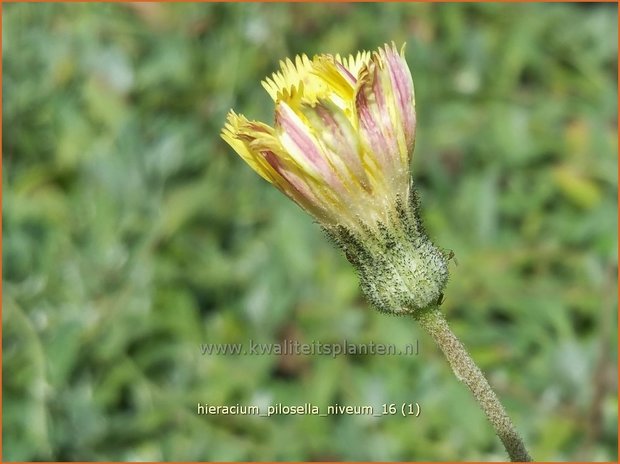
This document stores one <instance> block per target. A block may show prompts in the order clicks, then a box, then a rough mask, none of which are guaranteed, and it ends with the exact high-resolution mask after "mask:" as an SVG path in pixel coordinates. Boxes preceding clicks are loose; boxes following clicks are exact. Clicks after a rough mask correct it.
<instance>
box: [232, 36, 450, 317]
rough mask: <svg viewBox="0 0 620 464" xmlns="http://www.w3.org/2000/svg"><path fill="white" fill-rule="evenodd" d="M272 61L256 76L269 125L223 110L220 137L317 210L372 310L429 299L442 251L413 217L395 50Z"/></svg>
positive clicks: (411, 131) (438, 291)
mask: <svg viewBox="0 0 620 464" xmlns="http://www.w3.org/2000/svg"><path fill="white" fill-rule="evenodd" d="M280 65H281V70H280V71H279V72H276V73H274V74H273V75H272V76H271V77H270V78H269V77H268V78H266V79H265V80H264V81H263V82H262V84H263V87H264V88H265V89H266V90H267V92H268V93H269V95H270V96H271V98H272V99H273V101H274V102H275V124H274V126H273V127H272V126H269V125H267V124H264V123H262V122H258V121H251V120H248V119H246V118H245V117H244V116H242V115H239V114H236V113H235V112H234V111H231V112H230V113H229V115H228V121H227V123H226V126H225V127H224V129H223V131H222V137H223V138H224V140H225V141H226V142H228V143H229V144H230V145H231V146H232V147H233V148H234V149H235V151H236V152H237V153H239V155H240V156H241V157H242V158H243V159H244V160H245V161H246V162H247V163H248V164H249V165H250V166H251V167H252V168H253V169H254V170H255V171H256V172H257V173H258V174H260V175H261V176H262V177H263V178H265V179H266V180H267V181H268V182H271V183H272V184H273V185H275V186H276V187H277V188H278V189H280V190H281V191H282V192H283V193H284V194H286V195H287V196H288V197H290V198H291V199H292V200H293V201H295V202H296V203H297V204H298V205H299V206H301V207H302V208H303V209H304V210H306V211H307V212H308V213H310V214H311V215H313V216H314V217H315V218H316V219H317V220H318V222H319V223H320V224H321V226H322V227H323V229H324V230H325V231H326V232H327V234H328V235H329V236H330V237H331V238H332V239H333V240H334V241H335V242H336V243H337V244H338V245H339V246H340V247H341V248H342V249H343V250H344V252H345V254H346V256H347V258H348V260H349V261H350V262H351V263H352V264H353V265H354V266H355V267H356V269H357V270H358V272H359V275H360V280H361V284H362V289H363V291H364V294H365V295H366V296H367V298H368V299H369V300H370V301H371V302H372V303H373V304H374V305H375V306H376V307H377V308H378V309H379V310H381V311H385V312H390V313H395V314H404V313H415V312H416V311H418V310H421V309H424V308H427V307H430V306H433V305H436V304H438V303H439V302H440V300H441V297H442V292H443V289H444V286H445V284H446V281H447V279H448V267H447V260H448V256H447V255H446V253H445V252H443V251H442V250H440V249H439V248H438V247H436V246H435V245H433V244H432V243H431V241H430V240H429V238H428V237H427V235H426V233H425V232H424V230H423V227H422V224H421V222H420V219H419V210H418V201H417V197H416V194H415V191H414V189H413V185H412V182H411V174H410V170H409V164H410V161H411V157H412V154H413V146H414V142H415V128H416V115H415V98H414V91H413V82H412V79H411V73H410V72H409V68H408V66H407V63H406V61H405V58H404V56H403V50H401V51H400V52H399V51H398V50H397V49H396V48H395V46H394V44H392V45H391V46H389V45H386V46H384V47H383V48H379V49H378V50H377V51H375V52H372V53H370V52H359V53H358V54H357V55H356V56H349V57H348V58H342V57H340V56H339V55H336V56H332V55H317V56H315V57H314V58H313V59H309V58H308V57H307V56H306V55H301V56H297V57H296V58H295V60H294V61H291V60H289V59H287V60H286V61H283V62H280Z"/></svg>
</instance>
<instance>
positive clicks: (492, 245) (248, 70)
mask: <svg viewBox="0 0 620 464" xmlns="http://www.w3.org/2000/svg"><path fill="white" fill-rule="evenodd" d="M3 10H4V11H3V12H4V14H3V18H2V24H3V62H2V64H3V71H4V74H3V80H2V87H3V95H4V100H3V107H2V116H3V134H4V137H3V144H2V149H3V157H2V159H3V177H2V180H3V187H2V193H3V216H2V217H3V226H4V230H3V232H4V233H3V239H4V246H3V255H2V259H3V269H4V274H3V301H2V302H3V313H2V322H3V345H2V346H3V381H4V382H3V386H2V388H3V390H2V392H3V417H2V419H3V452H4V456H3V458H4V460H191V461H199V460H224V461H234V460H294V461H298V460H313V461H320V460H382V461H386V460H461V459H462V460H502V459H504V458H505V454H504V452H503V449H502V447H501V444H500V443H499V440H498V439H497V438H496V437H495V436H494V435H493V432H492V430H491V428H490V426H489V425H488V424H487V422H486V419H485V418H484V416H483V415H482V413H481V412H480V410H479V409H478V407H477V404H476V403H475V401H474V400H473V398H472V397H471V395H470V393H469V391H468V390H467V389H466V387H465V386H464V385H462V384H460V383H459V382H458V381H457V380H456V379H455V377H454V376H453V374H452V372H451V370H450V368H449V366H448V365H447V363H446V361H445V359H444V358H443V357H442V355H441V354H440V352H439V351H438V349H437V348H436V347H435V346H434V345H433V343H432V340H431V339H430V338H429V337H428V336H426V335H425V334H424V333H423V332H422V331H421V330H420V329H419V328H418V327H417V325H416V324H415V322H414V321H413V320H410V319H407V318H397V317H388V316H385V315H381V314H379V313H377V312H376V311H374V310H372V309H370V308H369V307H368V305H367V304H366V303H365V301H364V300H363V298H362V297H361V295H360V290H359V288H358V282H357V277H356V275H355V273H354V271H353V269H352V268H351V266H350V265H349V264H348V263H347V262H346V260H345V259H344V257H343V256H342V255H341V253H340V252H339V251H338V250H337V249H335V248H334V247H332V246H331V245H330V243H329V242H328V240H326V238H325V237H324V236H323V235H322V233H321V231H320V229H319V227H318V226H317V225H316V224H315V223H313V221H312V219H311V218H310V217H308V216H307V215H305V214H304V213H303V212H302V211H301V210H300V209H299V208H298V207H296V206H295V205H294V204H293V203H292V202H291V201H289V200H288V199H286V198H285V197H284V196H283V195H281V194H280V193H279V192H278V191H276V190H275V189H274V188H272V187H271V186H270V185H268V184H267V183H266V182H265V181H263V180H262V179H261V178H259V176H258V175H256V174H255V173H254V172H252V171H251V170H250V168H249V167H248V166H246V165H245V164H244V163H243V162H242V160H241V159H240V158H239V157H238V156H237V155H236V154H234V152H233V151H232V150H231V149H230V148H229V147H228V146H227V145H226V144H225V143H224V142H223V141H222V140H221V139H220V137H219V131H220V128H221V127H222V125H223V123H224V118H225V115H226V113H227V111H228V110H229V108H235V109H236V110H237V111H239V112H242V113H244V114H245V115H247V116H248V117H250V118H256V119H260V120H264V121H267V122H270V123H271V122H272V120H273V108H272V103H271V100H270V99H269V97H268V95H267V93H266V92H265V91H264V90H263V89H262V87H261V86H260V80H261V79H262V78H263V77H264V76H266V75H268V74H270V73H271V72H272V71H274V70H275V69H276V68H277V66H278V61H279V60H280V59H282V58H284V57H287V56H293V55H295V54H297V53H307V54H309V55H313V54H315V53H321V52H331V53H337V52H338V53H342V54H344V53H351V52H355V51H357V50H358V49H375V48H377V47H378V46H380V45H382V44H383V43H385V42H389V41H392V40H394V41H395V42H396V43H397V44H400V43H402V42H403V41H406V42H407V50H406V56H407V60H408V62H409V64H410V66H411V69H412V72H413V76H414V82H415V86H416V97H417V111H418V121H419V122H418V132H417V134H418V136H417V142H416V150H415V155H414V159H413V163H412V170H413V175H414V178H415V181H416V184H417V186H418V189H419V191H420V194H421V197H422V204H423V208H424V210H423V215H424V220H425V223H426V226H427V229H428V230H429V233H430V236H431V237H432V238H433V240H434V241H435V243H437V244H438V245H440V246H442V247H444V248H447V249H451V250H453V251H454V253H455V255H456V258H457V260H458V265H457V266H452V275H451V279H450V282H449V285H448V288H447V291H446V295H445V303H444V304H443V309H444V311H445V313H446V314H447V317H448V319H449V321H450V322H451V325H452V327H453V329H454V330H455V332H456V333H457V334H458V336H459V337H461V339H462V340H463V342H464V343H465V345H466V346H467V347H468V348H469V349H470V350H471V353H472V356H473V357H474V359H475V360H476V361H477V362H478V363H479V364H480V366H481V368H482V369H483V370H484V371H485V372H486V373H487V374H488V377H489V380H490V382H491V384H492V385H493V386H494V387H495V388H496V391H497V393H498V395H499V396H500V398H502V400H503V402H504V404H505V406H506V408H507V409H508V411H509V413H510V415H511V416H512V417H513V419H514V421H515V422H516V425H517V427H518V429H519V430H520V432H521V433H522V435H523V436H524V438H525V440H526V442H527V443H528V445H529V447H530V450H531V452H532V453H533V455H534V457H535V458H537V459H538V460H608V461H610V460H616V459H617V448H616V437H617V394H616V391H617V369H616V365H617V350H616V347H617V330H616V327H617V316H616V314H617V313H616V306H617V297H616V295H617V259H616V256H617V195H616V192H617V180H618V179H617V157H616V152H617V136H616V128H617V91H616V88H617V87H616V85H617V84H616V70H617V43H616V40H615V37H616V36H617V11H616V5H611V4H607V5H604V4H600V5H578V4H513V5H510V4H508V5H502V4H334V5H327V4H307V5H301V4H279V5H274V4H193V5H192V4H149V3H138V4H116V5H111V4H107V5H106V4H72V5H68V4H67V5H66V4H37V5H35V4H10V5H4V7H3ZM249 339H253V340H256V341H267V342H280V341H287V340H288V341H294V340H297V341H300V342H306V343H310V342H312V341H320V342H325V343H329V342H336V343H338V342H341V341H342V340H344V339H346V340H348V341H349V342H351V343H370V342H375V343H382V342H383V343H385V342H389V343H396V344H398V345H400V346H402V345H404V344H406V343H410V342H413V341H415V340H419V346H420V354H419V355H418V356H378V355H375V356H371V355H366V356H363V355H357V356H340V357H337V358H332V357H328V356H277V355H272V356H223V355H220V356H216V355H211V356H203V355H202V354H201V351H200V344H201V343H247V342H248V340H249ZM411 401H417V402H418V403H420V405H421V406H422V414H421V415H420V417H418V418H415V417H414V418H411V417H407V418H403V417H399V416H396V417H382V418H372V417H367V416H342V417H327V418H321V417H316V416H279V417H270V418H264V417H247V416H236V417H235V416H212V417H208V416H199V415H197V413H196V407H197V403H209V404H213V405H226V404H236V403H240V404H244V405H250V404H254V405H262V406H263V407H264V406H265V405H267V404H276V403H283V404H287V405H297V404H303V403H306V402H309V403H313V404H316V405H319V406H321V407H323V408H324V407H326V406H327V405H329V404H333V403H339V404H344V405H375V406H377V405H381V404H383V403H401V402H411Z"/></svg>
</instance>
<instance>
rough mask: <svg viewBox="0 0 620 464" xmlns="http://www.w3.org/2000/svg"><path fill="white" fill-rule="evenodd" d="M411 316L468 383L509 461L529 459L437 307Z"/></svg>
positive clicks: (509, 421) (512, 427)
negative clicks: (502, 445)
mask: <svg viewBox="0 0 620 464" xmlns="http://www.w3.org/2000/svg"><path fill="white" fill-rule="evenodd" d="M415 318H416V319H417V320H418V322H419V323H420V324H421V325H422V327H424V329H425V330H426V331H427V332H428V333H429V334H430V335H431V337H433V339H434V340H435V342H436V343H437V345H439V348H441V351H443V353H444V354H445V355H446V358H448V362H449V363H450V366H451V367H452V370H453V371H454V374H455V375H456V377H457V378H458V379H459V380H460V381H461V382H463V383H465V385H467V386H468V387H469V389H470V390H471V392H472V393H473V395H474V397H475V398H476V400H478V403H480V406H481V407H482V410H483V411H484V413H485V414H486V416H487V418H488V419H489V422H491V425H492V426H493V428H494V429H495V433H496V434H497V436H498V437H499V439H500V440H501V441H502V443H503V444H504V447H505V448H506V451H507V452H508V455H509V456H510V460H511V461H513V462H531V461H532V458H531V457H530V455H529V453H528V452H527V450H526V449H525V444H524V443H523V440H522V439H521V437H520V436H519V434H518V433H517V431H516V429H515V427H514V425H513V424H512V421H511V420H510V418H509V417H508V415H507V414H506V411H505V410H504V407H503V406H502V404H501V403H500V402H499V399H498V398H497V395H496V394H495V392H494V391H493V390H492V389H491V386H490V385H489V382H487V379H486V378H485V377H484V374H483V373H482V371H481V370H480V369H479V368H478V366H477V365H476V363H475V362H474V361H473V359H471V356H470V355H469V353H468V352H467V350H466V349H465V347H464V346H463V344H462V343H461V342H460V341H459V339H458V338H457V337H456V335H454V333H453V332H452V330H451V329H450V327H449V326H448V323H447V322H446V319H445V318H444V316H443V314H442V313H441V311H439V309H437V308H430V309H428V310H425V311H422V312H420V313H419V314H416V316H415Z"/></svg>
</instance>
